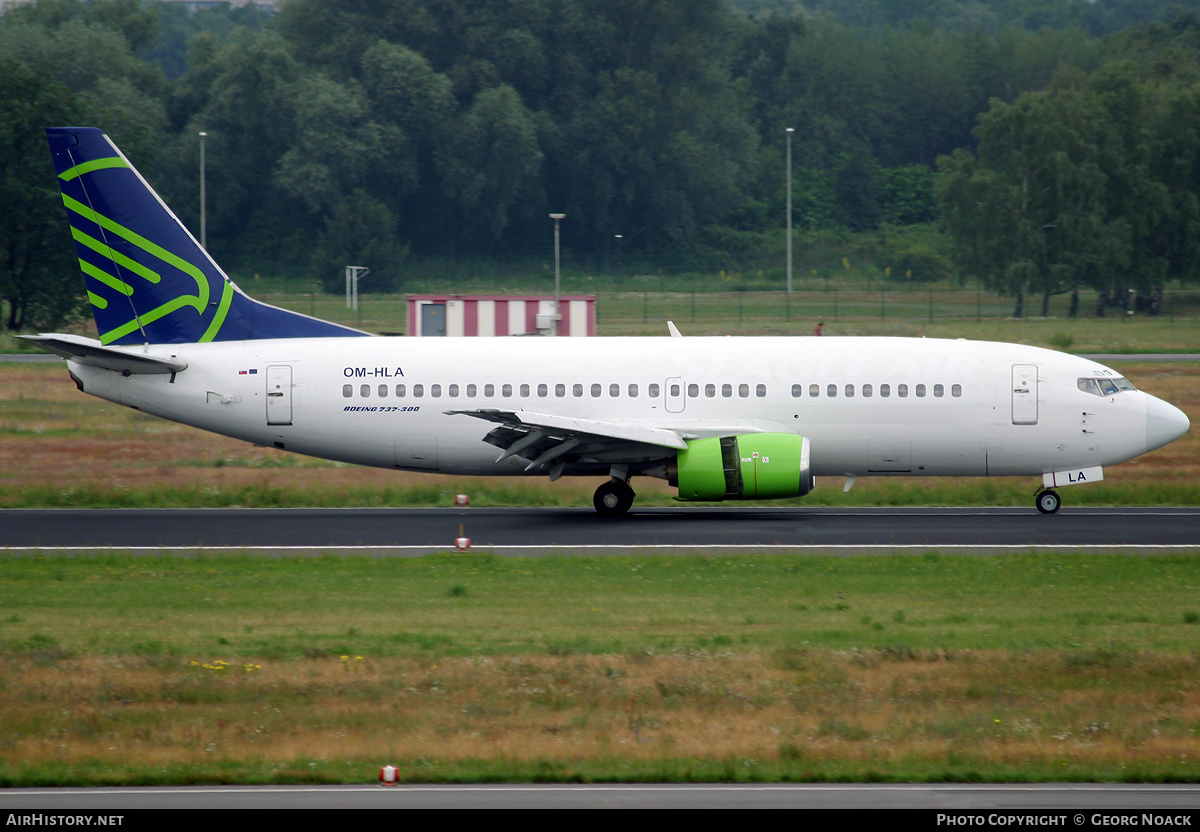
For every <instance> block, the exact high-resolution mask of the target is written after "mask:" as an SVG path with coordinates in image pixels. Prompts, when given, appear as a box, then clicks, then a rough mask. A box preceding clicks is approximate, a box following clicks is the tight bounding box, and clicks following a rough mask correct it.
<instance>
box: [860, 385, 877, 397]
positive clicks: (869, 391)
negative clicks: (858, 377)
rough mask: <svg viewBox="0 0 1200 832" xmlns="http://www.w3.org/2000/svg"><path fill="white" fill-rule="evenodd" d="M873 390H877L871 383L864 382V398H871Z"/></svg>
mask: <svg viewBox="0 0 1200 832" xmlns="http://www.w3.org/2000/svg"><path fill="white" fill-rule="evenodd" d="M873 392H875V391H874V390H873V389H872V387H871V385H869V384H864V385H863V398H864V399H869V398H871V394H872V393H873Z"/></svg>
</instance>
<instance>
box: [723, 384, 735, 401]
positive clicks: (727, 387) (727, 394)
mask: <svg viewBox="0 0 1200 832" xmlns="http://www.w3.org/2000/svg"><path fill="white" fill-rule="evenodd" d="M721 396H722V397H724V398H726V399H728V398H732V397H733V385H732V384H722V385H721Z"/></svg>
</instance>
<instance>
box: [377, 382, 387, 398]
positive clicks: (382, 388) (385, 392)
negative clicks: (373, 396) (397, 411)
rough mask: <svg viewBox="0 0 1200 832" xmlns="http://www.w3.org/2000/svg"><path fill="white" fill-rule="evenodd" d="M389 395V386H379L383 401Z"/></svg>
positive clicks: (380, 396)
mask: <svg viewBox="0 0 1200 832" xmlns="http://www.w3.org/2000/svg"><path fill="white" fill-rule="evenodd" d="M387 394H388V387H387V385H386V384H381V385H379V398H381V399H386V398H387Z"/></svg>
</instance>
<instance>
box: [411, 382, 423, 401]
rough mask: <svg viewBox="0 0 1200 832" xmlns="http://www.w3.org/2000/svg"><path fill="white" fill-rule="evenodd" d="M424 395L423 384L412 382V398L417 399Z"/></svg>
mask: <svg viewBox="0 0 1200 832" xmlns="http://www.w3.org/2000/svg"><path fill="white" fill-rule="evenodd" d="M424 395H425V385H424V384H414V385H413V398H415V399H419V398H421V397H422V396H424Z"/></svg>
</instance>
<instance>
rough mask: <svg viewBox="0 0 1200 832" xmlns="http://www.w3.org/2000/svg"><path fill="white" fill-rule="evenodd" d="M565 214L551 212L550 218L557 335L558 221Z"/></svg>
mask: <svg viewBox="0 0 1200 832" xmlns="http://www.w3.org/2000/svg"><path fill="white" fill-rule="evenodd" d="M566 216H567V215H566V214H551V215H550V219H552V220H554V334H555V335H558V322H559V321H560V320H561V319H562V316H561V315H560V314H559V309H558V287H559V283H560V276H559V262H560V261H559V247H558V223H559V222H560V221H561V220H563V219H565V218H566Z"/></svg>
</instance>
